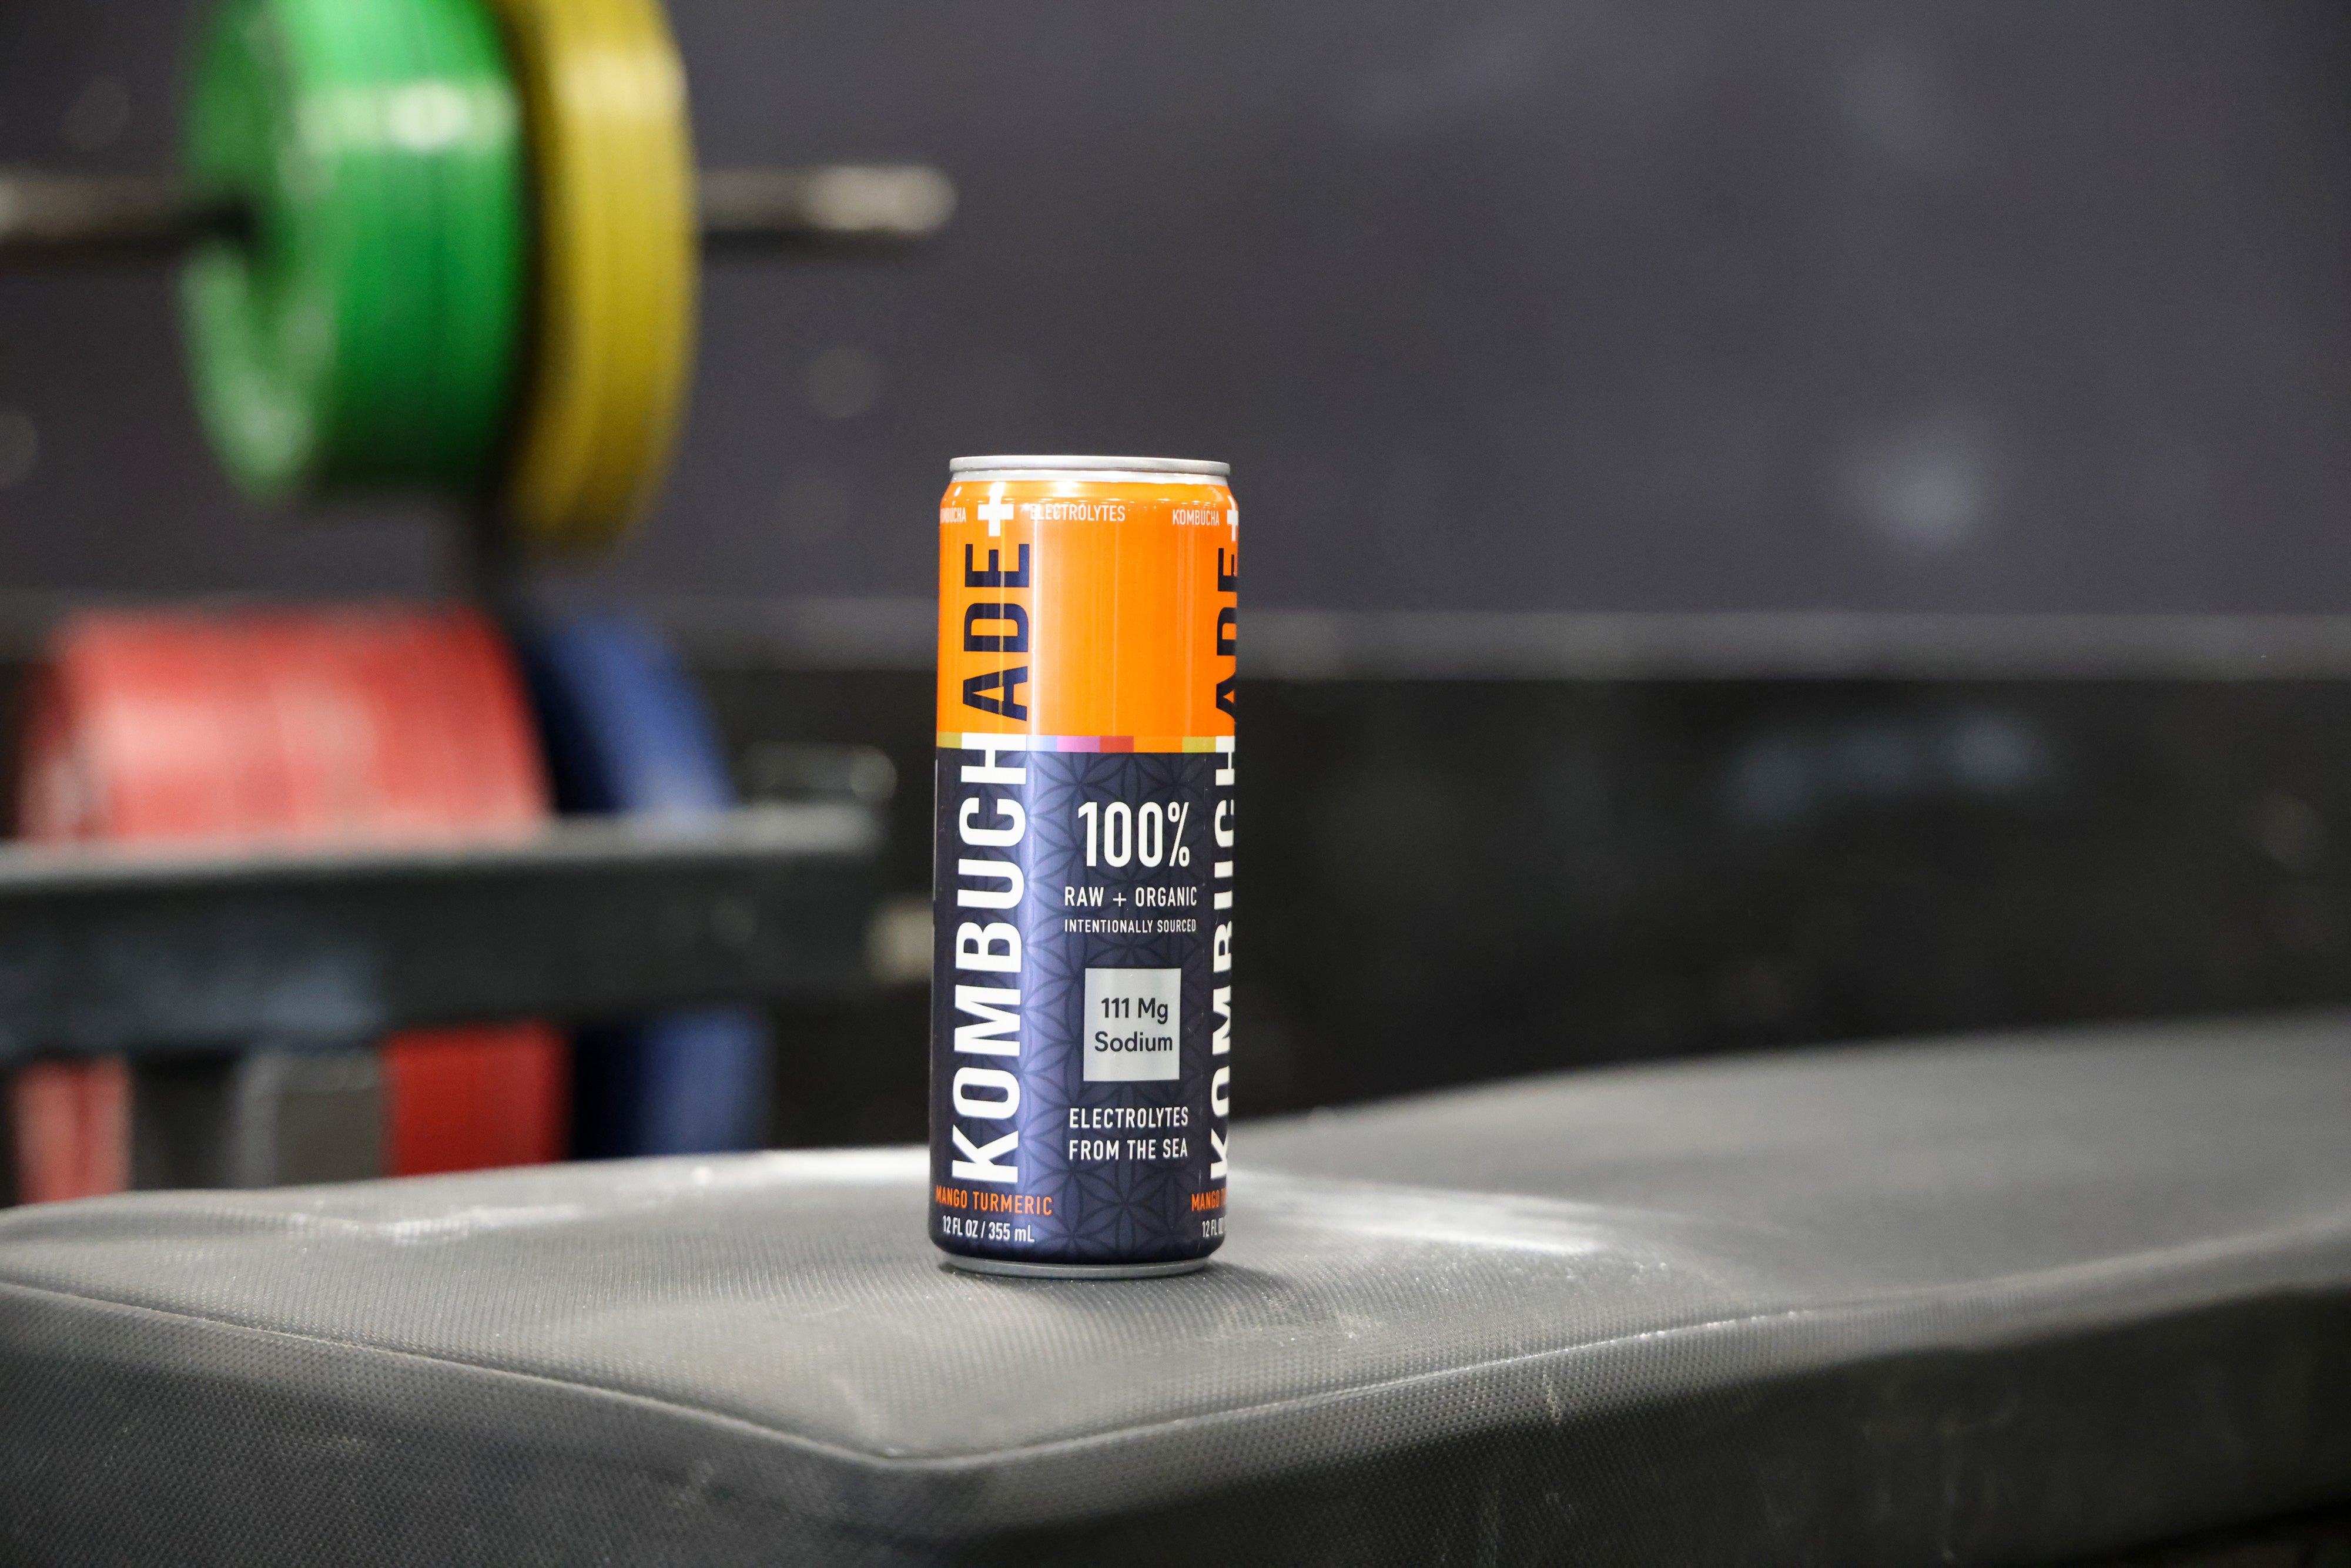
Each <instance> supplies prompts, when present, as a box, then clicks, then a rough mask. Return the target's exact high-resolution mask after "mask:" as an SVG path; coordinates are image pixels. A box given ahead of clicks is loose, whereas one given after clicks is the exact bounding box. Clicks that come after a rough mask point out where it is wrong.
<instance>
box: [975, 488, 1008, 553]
mask: <svg viewBox="0 0 2351 1568" xmlns="http://www.w3.org/2000/svg"><path fill="white" fill-rule="evenodd" d="M979 520H980V521H981V522H983V523H986V524H987V537H988V538H992V539H993V538H1002V537H1003V535H1004V525H1005V524H1007V523H1008V522H1010V521H1011V520H1012V503H1011V502H1009V501H1008V500H1006V499H1005V498H1004V481H1003V480H1001V479H998V481H996V483H994V484H993V485H990V486H988V487H987V500H985V501H983V502H981V503H980V507H979Z"/></svg>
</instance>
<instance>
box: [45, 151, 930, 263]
mask: <svg viewBox="0 0 2351 1568" xmlns="http://www.w3.org/2000/svg"><path fill="white" fill-rule="evenodd" d="M697 200H698V206H699V211H700V221H701V228H702V237H703V241H704V243H705V245H706V246H716V247H720V248H723V249H725V250H727V251H740V250H748V249H778V250H783V249H798V248H803V247H832V246H853V247H862V246H893V245H905V244H911V243H914V242H916V241H920V240H924V239H927V238H929V237H930V236H931V235H935V234H936V233H937V232H938V231H939V230H940V229H941V228H942V227H944V226H945V225H946V221H947V218H948V217H949V215H951V214H953V213H954V211H955V186H954V185H953V184H952V183H949V182H948V180H947V177H946V175H944V174H942V173H940V172H938V171H937V170H935V169H932V168H928V167H925V166H924V165H922V164H918V163H837V164H826V165H820V166H817V167H814V168H808V169H705V170H704V171H702V172H701V175H700V176H699V180H698V183H697ZM251 225H252V214H251V213H250V212H249V211H248V210H247V209H246V207H245V206H243V205H242V204H239V203H237V202H235V201H223V200H221V199H219V198H216V197H212V196H208V195H205V194H204V193H200V192H198V191H196V190H194V189H193V188H192V187H191V186H189V185H188V183H186V182H185V181H183V180H182V179H180V178H179V177H178V176H176V175H171V174H104V175H86V174H39V173H0V265H8V264H21V263H24V262H42V261H66V262H78V261H89V260H108V259H124V260H140V259H153V258H169V257H172V256H178V255H180V254H181V253H183V252H184V251H186V250H187V249H189V248H190V247H191V246H196V245H200V244H202V243H204V241H206V240H209V239H215V238H231V239H235V238H241V237H244V236H245V235H248V234H249V233H250V231H251Z"/></svg>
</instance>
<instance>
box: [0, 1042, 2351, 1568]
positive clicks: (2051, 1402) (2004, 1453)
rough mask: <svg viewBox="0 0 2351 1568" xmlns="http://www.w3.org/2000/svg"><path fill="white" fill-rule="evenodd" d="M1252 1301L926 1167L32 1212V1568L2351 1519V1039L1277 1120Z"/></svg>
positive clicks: (1665, 1073) (10, 1504) (1084, 1550)
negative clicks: (1044, 1251) (969, 1196)
mask: <svg viewBox="0 0 2351 1568" xmlns="http://www.w3.org/2000/svg"><path fill="white" fill-rule="evenodd" d="M1236 1155H1237V1158H1238V1161H1239V1165H1238V1167H1237V1170H1236V1175H1235V1177H1234V1181H1233V1189H1232V1190H1233V1218H1232V1232H1231V1240H1230V1242H1229V1243H1228V1246H1227V1247H1226V1248H1225V1249H1224V1251H1223V1253H1222V1254H1221V1258H1220V1261H1219V1262H1218V1263H1217V1265H1216V1266H1215V1267H1213V1268H1211V1269H1210V1270H1208V1271H1207V1272H1205V1273H1203V1274H1198V1275H1194V1276H1190V1277H1186V1278H1179V1279H1173V1280H1156V1281H1132V1282H1125V1283H1117V1284H1108V1283H1063V1282H1046V1281H1014V1280H1003V1279H989V1278H978V1277H974V1276H971V1275H968V1274H962V1273H956V1272H954V1271H952V1270H947V1269H945V1268H943V1267H942V1266H941V1265H940V1263H939V1261H938V1259H937V1257H936V1255H935V1253H934V1252H933V1251H932V1249H930V1247H929V1245H928V1244H927V1242H926V1241H925V1239H924V1181H925V1176H924V1166H923V1161H922V1158H921V1155H919V1153H918V1152H917V1151H914V1150H911V1149H885V1150H873V1151H846V1152H840V1153H816V1154H797V1153H792V1154H778V1155H749V1156H741V1157H733V1158H726V1159H710V1160H701V1161H696V1160H691V1159H686V1160H665V1161H654V1162H642V1163H627V1164H615V1165H609V1166H569V1167H553V1168H545V1169H539V1170H528V1171H517V1172H501V1173H496V1174H490V1175H483V1176H459V1177H443V1178H436V1179H430V1180H419V1181H409V1182H381V1183H370V1184H364V1185H358V1186H345V1187H333V1188H308V1189H296V1190H288V1191H279V1192H265V1193H249V1194H246V1193H188V1194H160V1195H151V1196H143V1197H126V1198H115V1199H105V1200H99V1201H94V1202H89V1203H82V1204H73V1205H64V1206H57V1207H48V1208H37V1209H25V1210H17V1211H14V1212H11V1213H9V1214H7V1215H5V1217H0V1408H5V1428H0V1434H5V1435H0V1529H4V1530H5V1551H0V1557H5V1559H6V1560H7V1561H9V1562H25V1563H49V1562H58V1563H66V1562H89V1563H101V1562H102V1563H278V1562H284V1563H296V1562H305V1563H308V1562H355V1563H376V1562H383V1563H418V1564H459V1563H497V1564H517V1563H588V1562H611V1563H714V1564H715V1563H848V1564H914V1563H956V1564H980V1563H991V1564H992V1563H1003V1564H1015V1563H1018V1564H1041V1563H1085V1564H1089V1565H1095V1564H1103V1563H1117V1564H1121V1565H1125V1564H1137V1563H1269V1564H1275V1563H1278V1564H1285V1565H1292V1564H1306V1563H1350V1564H1353V1563H1396V1564H1412V1565H1414V1568H1421V1565H1426V1564H1434V1563H1514V1564H1515V1563H1583V1562H1590V1563H1636V1562H1638V1563H1733V1562H1736V1563H1831V1562H1834V1563H1875V1564H1894V1563H1979V1562H1980V1563H1993V1562H2000V1563H2016V1562H2034V1561H2058V1560H2062V1559H2064V1558H2067V1557H2072V1556H2077V1555H2085V1554H2089V1553H2093V1552H2104V1551H2111V1550H2117V1549H2122V1548H2126V1547H2130V1546H2133V1545H2136V1544H2138V1543H2142V1542H2152V1541H2159V1540H2162V1539H2165V1538H2168V1537H2170V1536H2174V1535H2177V1534H2179V1533H2181V1532H2184V1531H2194V1530H2201V1529H2207V1528H2213V1527H2219V1526H2225V1525H2229V1524H2231V1523H2235V1522H2240V1521H2253V1520H2258V1519H2262V1518H2265V1517H2270V1516H2273V1515H2278V1514H2282V1513H2284V1512H2287V1511H2293V1510H2296V1509H2302V1508H2308V1507H2314V1506H2319V1505H2324V1504H2327V1503H2330V1502H2337V1501H2341V1500H2346V1499H2351V1418H2346V1414H2345V1413H2346V1411H2351V1024H2346V1022H2344V1021H2341V1020H2334V1019H2326V1020H2317V1021H2290V1022H2283V1023H2269V1024H2259V1025H2240V1026H2208V1027H2199V1028H2184V1027H2183V1028H2172V1029H2162V1030H2153V1029H2149V1030H2108V1031H2102V1032H2095V1033H2092V1032H2085V1033H2074V1034H2067V1035H2059V1036H2048V1037H2039V1038H2029V1039H2015V1040H1995V1041H1971V1042H1964V1043H1959V1044H1952V1045H1937V1046H1924V1047H1911V1048H1895V1049H1885V1050H1871V1051H1834V1052H1820V1053H1810V1054H1804V1055H1800V1056H1781V1057H1776V1058H1766V1059H1751V1060H1745V1061H1728V1062H1713V1063H1705V1064H1695V1065H1687V1066H1677V1067H1667V1068H1656V1069H1646V1070H1641V1071H1609V1072H1597V1073H1589V1074H1583V1075H1573V1076H1563V1077H1557V1078H1548V1079H1540V1080H1533V1081H1528V1082H1516V1083H1510V1084H1503V1085H1498V1086H1494V1087H1490V1088H1485V1089H1480V1090H1476V1091H1471V1092H1460V1093H1454V1094H1447V1095H1439V1096H1432V1097H1427V1098H1423V1099H1419V1100H1415V1101H1409V1102H1405V1103H1396V1104H1393V1105H1385V1106H1379V1107H1374V1108H1370V1109H1365V1110H1360V1111H1354V1112H1350V1113H1323V1114H1318V1115H1315V1116H1312V1117H1308V1118H1302V1119H1299V1120H1295V1121H1290V1122H1284V1123H1273V1124H1255V1125H1252V1126H1248V1127H1245V1128H1244V1129H1243V1136H1242V1138H1241V1139H1240V1140H1239V1141H1238V1146H1237V1149H1236Z"/></svg>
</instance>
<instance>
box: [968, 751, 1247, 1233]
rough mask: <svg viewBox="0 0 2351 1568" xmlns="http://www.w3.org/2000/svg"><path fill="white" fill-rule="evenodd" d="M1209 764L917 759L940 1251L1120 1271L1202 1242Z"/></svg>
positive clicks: (1211, 968) (1222, 789)
mask: <svg viewBox="0 0 2351 1568" xmlns="http://www.w3.org/2000/svg"><path fill="white" fill-rule="evenodd" d="M1232 760H1233V759H1232V757H1231V755H1230V754H1229V753H1198V752H1188V753H1187V752H1063V751H1034V752H1031V751H957V750H947V749H942V750H940V751H939V753H938V836H937V845H938V850H937V855H938V859H937V880H936V883H935V886H936V889H937V893H936V908H935V922H934V925H935V944H936V949H935V971H934V985H933V988H932V990H933V994H932V1020H931V1178H932V1194H931V1197H932V1202H931V1237H932V1239H933V1240H934V1241H935V1242H936V1243H937V1244H938V1245H939V1246H940V1247H942V1248H945V1249H947V1250H948V1251H951V1252H957V1253H962V1254H966V1255H967V1256H974V1257H980V1258H988V1259H995V1260H1004V1261H1012V1262H1029V1263H1040V1264H1121V1263H1160V1262H1176V1261H1181V1260H1187V1259H1194V1258H1199V1257H1203V1256H1205V1255H1206V1254H1207V1253H1209V1252H1212V1251H1214V1250H1215V1249H1217V1246H1218V1245H1219V1244H1220V1243H1221V1242H1222V1241H1223V1239H1224V1220H1225V1161H1226V1146H1227V1143H1228V1129H1227V1117H1228V1111H1229V1108H1230V1095H1231V1070H1230V1062H1231V1060H1232V1058H1231V1050H1230V1047H1231V1039H1232V1029H1231V1026H1232V955H1233V946H1232V925H1233V910H1232V904H1233V894H1232V888H1233V880H1232V877H1233V849H1232V844H1233V816H1232V811H1233V807H1232V794H1233V790H1232V786H1231V780H1232Z"/></svg>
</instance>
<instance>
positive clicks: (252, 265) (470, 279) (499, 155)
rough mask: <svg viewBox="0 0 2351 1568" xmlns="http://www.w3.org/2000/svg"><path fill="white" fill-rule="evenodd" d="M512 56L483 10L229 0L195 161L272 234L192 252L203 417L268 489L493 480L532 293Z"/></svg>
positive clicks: (200, 114)
mask: <svg viewBox="0 0 2351 1568" xmlns="http://www.w3.org/2000/svg"><path fill="white" fill-rule="evenodd" d="M521 158H522V152H521V141H520V134H519V127H518V123H517V111H516V109H515V106H514V92H513V88H512V85H511V83H510V81H509V80H508V79H507V75H506V73H505V69H504V66H503V62H502V60H501V58H500V57H499V56H498V55H497V52H496V37H495V34H494V33H491V32H490V31H489V29H488V23H487V19H486V17H485V16H483V15H482V14H481V12H480V11H479V8H478V4H477V0H227V4H226V5H224V7H223V8H222V10H221V11H220V12H219V13H218V14H217V15H216V16H214V21H213V24H212V26H211V28H210V31H209V32H208V34H207V37H206V41H205V47H204V57H203V61H202V65H201V68H200V72H199V76H198V80H197V87H196V92H195V95H194V98H193V105H192V111H191V116H190V121H189V147H188V159H189V165H190V169H191V172H192V175H193V178H194V179H195V180H196V181H197V182H198V183H200V184H202V185H204V186H205V187H206V188H209V189H214V190H224V191H229V192H234V193H239V194H242V195H244V196H245V197H246V198H247V199H248V200H249V202H250V203H251V204H252V206H253V208H254V211H255V214H256V234H255V236H254V240H253V243H252V244H251V245H249V246H246V245H241V244H231V243H227V242H222V243H218V244H215V245H213V246H207V247H206V248H205V249H204V251H202V252H201V253H199V254H198V255H197V256H195V257H193V259H192V261H191V262H190V265H189V267H188V269H187V274H186V277H185V279H184V282H183V303H184V316H185V319H186V322H187V329H188V337H189V343H190V357H191V365H192V370H193V378H194V381H195V386H196V394H197V401H198V403H199V405H200V407H201V408H202V410H203V412H204V418H205V423H206V425H207V427H208V429H209V430H210V432H211V434H212V435H213V438H214V445H215V447H216V448H217V449H218V451H219V453H220V455H221V456H222V458H223V460H224V462H225V465H227V467H228V468H229V470H230V472H231V473H232V474H233V475H234V476H235V477H236V478H237V479H238V480H239V482H240V483H242V484H244V485H245V486H246V487H247V488H249V489H252V490H255V491H256V492H260V493H265V494H275V493H283V492H285V491H288V490H294V489H306V488H307V489H319V488H325V487H330V486H358V485H378V486H381V485H406V484H416V483H444V484H453V485H470V484H472V483H473V482H474V481H475V478H476V476H478V474H479V471H480V469H481V466H482V464H483V461H484V458H485V456H486V453H487V451H488V449H489V446H490V444H491V443H492V442H493V441H494V440H495V438H496V434H497V432H498V428H499V424H500V421H501V417H502V413H503V404H504V399H505V396H506V390H507V386H508V384H509V383H510V382H511V379H512V376H513V364H514V358H515V354H516V346H515V339H516V326H515V324H516V323H517V321H518V320H519V319H520V315H521V311H522V308H523V305H524V300H523V298H522V294H523V289H524V287H525V285H524V280H523V277H522V271H521V265H520V254H521V247H522V243H523V239H522V235H523V223H524V204H523V197H522V167H521ZM452 256H465V257H467V259H466V260H465V261H464V262H462V263H458V264H453V262H452V260H451V258H452ZM502 257H503V258H504V259H503V260H501V259H500V258H502ZM484 258H486V259H484ZM453 340H457V341H460V342H461V343H462V346H463V347H462V351H458V352H451V351H450V350H449V344H450V343H451V342H452V341H453Z"/></svg>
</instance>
